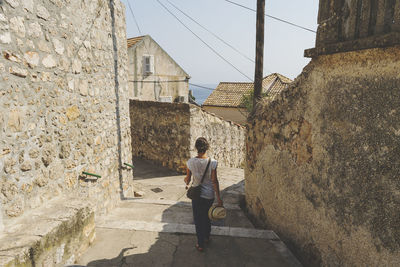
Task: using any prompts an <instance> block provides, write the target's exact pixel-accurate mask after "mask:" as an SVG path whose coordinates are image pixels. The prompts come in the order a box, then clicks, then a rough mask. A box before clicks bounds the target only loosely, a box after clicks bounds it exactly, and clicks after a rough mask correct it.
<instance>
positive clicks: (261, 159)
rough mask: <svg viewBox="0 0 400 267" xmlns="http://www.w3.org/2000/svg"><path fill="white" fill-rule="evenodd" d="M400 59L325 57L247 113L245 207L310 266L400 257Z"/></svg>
mask: <svg viewBox="0 0 400 267" xmlns="http://www.w3.org/2000/svg"><path fill="white" fill-rule="evenodd" d="M399 62H400V47H394V48H387V49H371V50H363V51H359V52H350V53H339V54H335V55H330V56H320V57H318V58H317V59H313V60H312V62H311V63H310V64H309V65H308V66H307V67H306V68H305V70H304V71H303V73H302V75H300V76H299V77H298V78H297V79H296V81H295V84H294V86H293V87H292V88H289V89H288V90H286V91H284V92H283V94H282V95H281V97H280V98H279V99H277V100H275V101H273V102H272V103H264V104H263V105H260V106H258V108H257V113H256V115H255V116H254V117H253V120H252V121H250V130H249V133H248V136H247V146H248V150H247V164H246V165H247V166H246V171H245V172H246V200H247V205H248V208H249V211H250V213H251V214H252V215H253V216H254V218H256V219H257V220H258V222H259V223H261V224H263V225H264V226H267V227H270V228H272V229H273V230H275V231H277V232H278V233H279V234H280V236H281V237H282V238H283V239H284V240H285V241H286V242H287V244H288V245H289V246H290V247H291V248H292V249H293V250H294V251H295V252H296V254H297V256H298V257H299V258H300V259H301V260H302V261H303V263H305V265H307V266H320V265H322V266H399V265H400V232H399V231H400V227H399V225H400V213H399V210H400V180H399V177H400V175H399V170H400V160H399V155H400V109H399V107H400V91H399V88H400V76H399V72H398V70H399V67H400V63H399Z"/></svg>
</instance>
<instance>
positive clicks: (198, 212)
mask: <svg viewBox="0 0 400 267" xmlns="http://www.w3.org/2000/svg"><path fill="white" fill-rule="evenodd" d="M213 202H214V199H205V198H199V199H197V200H192V209H193V219H194V224H195V226H196V235H197V244H199V246H200V247H204V240H208V239H209V238H210V232H211V221H210V219H209V218H208V210H209V209H210V207H211V205H212V204H213Z"/></svg>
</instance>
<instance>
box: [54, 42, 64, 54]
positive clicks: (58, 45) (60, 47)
mask: <svg viewBox="0 0 400 267" xmlns="http://www.w3.org/2000/svg"><path fill="white" fill-rule="evenodd" d="M53 45H54V50H55V51H56V53H57V54H59V55H62V54H63V53H64V50H65V48H64V44H63V43H62V42H60V41H59V40H58V39H53Z"/></svg>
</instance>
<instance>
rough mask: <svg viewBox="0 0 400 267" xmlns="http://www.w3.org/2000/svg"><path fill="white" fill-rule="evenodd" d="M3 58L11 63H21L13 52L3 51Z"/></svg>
mask: <svg viewBox="0 0 400 267" xmlns="http://www.w3.org/2000/svg"><path fill="white" fill-rule="evenodd" d="M3 57H4V58H5V59H7V60H9V61H12V62H16V63H20V62H21V58H20V56H19V55H17V54H15V52H11V51H7V50H6V51H3Z"/></svg>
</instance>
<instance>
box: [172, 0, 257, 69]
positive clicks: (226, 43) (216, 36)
mask: <svg viewBox="0 0 400 267" xmlns="http://www.w3.org/2000/svg"><path fill="white" fill-rule="evenodd" d="M167 2H168V3H169V4H170V5H172V6H173V7H174V8H176V9H177V10H178V11H179V12H181V13H182V14H183V15H185V16H186V17H187V18H189V19H190V20H191V21H193V22H194V23H196V24H197V25H199V26H200V27H201V28H203V29H204V30H206V31H207V32H208V33H210V34H212V35H213V36H214V37H215V38H217V39H218V40H220V41H221V42H223V43H224V44H225V45H227V46H229V47H230V48H232V49H233V50H235V51H236V52H237V53H239V54H240V55H241V56H243V57H245V58H246V59H248V60H249V61H251V62H253V63H255V62H254V60H253V59H251V58H249V57H248V56H246V55H245V54H243V53H242V52H240V51H239V50H238V49H237V48H235V47H234V46H232V45H231V44H229V43H228V42H226V41H225V40H223V39H222V38H220V37H219V36H218V35H216V34H215V33H213V32H212V31H210V30H208V29H207V28H206V27H204V26H203V25H201V24H200V23H199V22H197V21H196V20H194V19H193V18H192V17H191V16H189V15H188V14H186V13H185V12H184V11H182V10H181V9H180V8H179V7H177V6H176V5H175V4H173V3H171V2H170V1H169V0H167Z"/></svg>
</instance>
